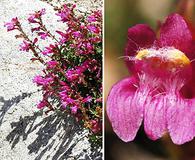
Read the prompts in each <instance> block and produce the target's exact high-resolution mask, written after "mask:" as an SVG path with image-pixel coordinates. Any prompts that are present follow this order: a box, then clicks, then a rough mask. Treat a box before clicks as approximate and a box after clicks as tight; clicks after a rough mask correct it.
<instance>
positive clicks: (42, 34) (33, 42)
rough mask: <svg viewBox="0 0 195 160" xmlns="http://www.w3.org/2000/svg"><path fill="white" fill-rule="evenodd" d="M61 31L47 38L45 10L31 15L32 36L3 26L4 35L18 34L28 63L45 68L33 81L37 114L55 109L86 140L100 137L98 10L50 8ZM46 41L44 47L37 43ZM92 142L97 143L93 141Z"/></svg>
mask: <svg viewBox="0 0 195 160" xmlns="http://www.w3.org/2000/svg"><path fill="white" fill-rule="evenodd" d="M55 10H56V12H57V13H56V16H58V17H59V20H58V21H59V22H61V23H63V24H64V27H65V28H66V29H63V30H60V29H59V30H56V33H52V32H51V31H49V30H48V29H47V28H46V25H45V24H44V23H43V16H44V14H45V13H46V11H45V9H42V10H40V11H36V12H35V13H32V14H30V16H29V18H28V22H29V23H30V24H31V32H32V33H33V37H30V36H28V35H27V34H26V33H25V32H24V30H23V28H22V25H21V23H20V21H19V19H18V18H17V17H16V18H13V19H12V20H11V22H8V23H5V26H6V27H7V31H12V30H17V31H18V32H19V34H17V35H16V38H22V39H23V42H22V44H21V45H20V50H21V51H26V52H29V51H32V53H33V57H32V58H31V61H32V62H34V61H38V62H40V63H41V64H43V65H44V68H43V70H42V74H40V75H37V76H35V77H34V79H33V82H34V83H36V84H37V85H38V86H40V87H41V90H42V95H43V99H42V100H41V101H40V102H39V103H38V105H37V107H38V108H39V109H44V110H45V111H46V113H48V112H50V111H55V110H60V111H62V112H68V113H70V114H72V115H73V116H75V118H76V120H77V121H79V122H81V123H82V124H83V126H84V127H86V128H88V129H89V130H90V133H91V135H93V136H94V135H95V137H96V138H98V137H99V138H101V129H102V30H101V28H102V15H101V12H100V11H89V13H84V14H82V13H80V14H79V13H78V11H77V8H76V5H74V4H64V5H62V6H61V7H58V8H55ZM46 41H49V45H48V46H44V47H40V45H39V43H41V42H46ZM96 140H97V139H96Z"/></svg>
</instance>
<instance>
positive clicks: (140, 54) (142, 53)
mask: <svg viewBox="0 0 195 160" xmlns="http://www.w3.org/2000/svg"><path fill="white" fill-rule="evenodd" d="M148 54H149V50H147V49H143V50H140V51H139V52H138V54H137V55H136V56H135V58H136V59H138V60H142V59H144V57H146V56H147V55H148Z"/></svg>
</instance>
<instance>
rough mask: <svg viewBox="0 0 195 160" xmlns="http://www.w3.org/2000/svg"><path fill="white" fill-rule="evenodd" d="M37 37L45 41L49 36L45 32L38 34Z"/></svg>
mask: <svg viewBox="0 0 195 160" xmlns="http://www.w3.org/2000/svg"><path fill="white" fill-rule="evenodd" d="M38 36H40V37H41V39H43V40H45V39H46V38H47V37H48V36H49V34H48V33H45V32H39V33H38Z"/></svg>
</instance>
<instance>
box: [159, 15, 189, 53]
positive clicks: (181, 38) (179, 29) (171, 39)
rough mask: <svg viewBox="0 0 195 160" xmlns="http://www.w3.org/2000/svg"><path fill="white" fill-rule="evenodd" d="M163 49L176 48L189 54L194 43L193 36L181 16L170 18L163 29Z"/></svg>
mask: <svg viewBox="0 0 195 160" xmlns="http://www.w3.org/2000/svg"><path fill="white" fill-rule="evenodd" d="M159 42H160V45H161V47H167V46H170V47H175V48H177V49H179V50H181V51H183V52H184V53H185V52H188V50H189V46H190V45H191V43H192V35H191V33H190V30H189V29H188V26H187V24H186V22H185V20H184V19H183V17H182V16H180V15H179V14H172V15H170V16H168V18H167V19H166V21H165V23H164V24H163V25H162V27H161V32H160V39H159Z"/></svg>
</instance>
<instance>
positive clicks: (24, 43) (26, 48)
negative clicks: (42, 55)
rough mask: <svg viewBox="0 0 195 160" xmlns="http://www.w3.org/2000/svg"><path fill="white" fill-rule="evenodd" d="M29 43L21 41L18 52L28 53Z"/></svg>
mask: <svg viewBox="0 0 195 160" xmlns="http://www.w3.org/2000/svg"><path fill="white" fill-rule="evenodd" d="M30 46H31V45H30V43H29V42H27V41H23V43H21V44H20V50H21V51H26V52H28V51H29V49H30Z"/></svg>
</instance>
